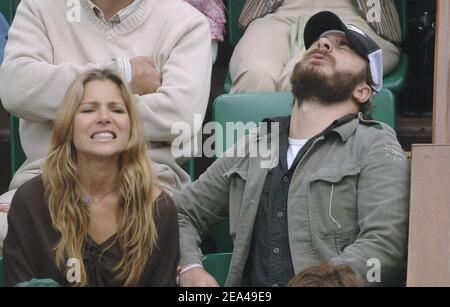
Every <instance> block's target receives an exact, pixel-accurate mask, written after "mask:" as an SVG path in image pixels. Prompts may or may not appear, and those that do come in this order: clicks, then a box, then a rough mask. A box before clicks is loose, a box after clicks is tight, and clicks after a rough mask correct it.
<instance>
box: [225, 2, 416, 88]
mask: <svg viewBox="0 0 450 307" xmlns="http://www.w3.org/2000/svg"><path fill="white" fill-rule="evenodd" d="M244 3H245V0H227V10H228V25H227V27H228V42H229V43H230V45H231V46H232V47H234V46H236V44H237V43H238V41H239V39H240V38H241V37H242V34H243V33H244V31H243V29H241V28H240V27H239V24H238V21H239V15H240V13H241V10H242V8H243V6H244ZM395 4H396V6H397V12H398V14H399V18H400V27H401V32H402V33H401V34H402V40H405V39H406V36H407V34H408V14H407V0H396V1H395ZM407 75H408V55H407V54H406V53H401V55H400V60H399V63H398V64H397V67H396V68H395V70H394V71H392V72H391V73H389V74H388V75H387V76H385V77H384V79H383V87H384V88H387V89H389V90H391V91H392V92H394V93H398V92H399V91H401V90H403V89H404V88H405V86H406V82H407ZM231 85H232V81H231V77H230V73H229V72H228V73H227V76H226V78H225V84H224V91H225V93H229V92H230V90H231Z"/></svg>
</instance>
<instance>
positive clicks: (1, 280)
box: [0, 257, 5, 287]
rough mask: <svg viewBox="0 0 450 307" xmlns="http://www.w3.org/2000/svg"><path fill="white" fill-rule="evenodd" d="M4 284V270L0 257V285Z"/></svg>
mask: <svg viewBox="0 0 450 307" xmlns="http://www.w3.org/2000/svg"><path fill="white" fill-rule="evenodd" d="M4 286H5V270H4V268H3V257H0V287H4Z"/></svg>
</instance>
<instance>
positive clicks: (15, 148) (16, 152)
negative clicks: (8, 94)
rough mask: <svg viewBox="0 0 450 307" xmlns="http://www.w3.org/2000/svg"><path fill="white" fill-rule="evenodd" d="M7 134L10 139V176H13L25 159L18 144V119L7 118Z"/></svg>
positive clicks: (13, 117)
mask: <svg viewBox="0 0 450 307" xmlns="http://www.w3.org/2000/svg"><path fill="white" fill-rule="evenodd" d="M9 133H10V137H11V142H10V149H11V176H13V175H14V174H15V173H16V171H17V170H18V169H19V167H20V166H21V165H22V164H23V162H25V159H26V156H25V153H24V152H23V149H22V144H21V143H20V134H19V118H17V117H15V116H13V115H10V116H9Z"/></svg>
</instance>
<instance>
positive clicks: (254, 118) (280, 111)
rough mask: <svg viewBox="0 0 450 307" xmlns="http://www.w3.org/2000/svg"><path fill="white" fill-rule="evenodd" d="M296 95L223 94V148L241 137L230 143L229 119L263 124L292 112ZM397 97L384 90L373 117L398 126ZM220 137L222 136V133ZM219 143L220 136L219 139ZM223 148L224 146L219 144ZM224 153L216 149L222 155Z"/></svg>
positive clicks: (216, 115)
mask: <svg viewBox="0 0 450 307" xmlns="http://www.w3.org/2000/svg"><path fill="white" fill-rule="evenodd" d="M293 100H294V98H293V95H292V93H290V92H273V93H242V94H223V95H221V96H219V97H217V98H216V100H215V101H214V104H213V120H214V121H215V122H216V124H217V125H221V126H222V127H224V129H223V130H224V135H223V136H222V140H223V142H222V143H223V147H222V148H223V149H224V150H225V149H227V148H229V147H230V146H231V145H233V144H234V143H235V142H236V141H237V139H236V138H235V139H234V140H231V139H230V140H229V141H230V142H228V143H226V141H227V136H226V135H225V132H226V131H225V125H226V123H227V122H233V123H235V122H243V123H244V124H247V123H249V122H254V123H259V122H260V121H261V120H262V119H264V118H266V117H277V116H286V115H289V114H290V113H291V110H292V103H293ZM395 103H396V101H395V96H394V95H393V94H392V92H391V91H390V90H388V89H385V88H384V89H382V90H381V91H380V92H379V93H378V94H377V95H376V96H375V100H374V102H373V105H374V109H373V113H372V117H373V118H374V119H375V120H379V121H382V122H385V123H386V124H388V125H389V126H391V127H392V128H394V129H395V127H396V115H395V111H396V110H395ZM216 137H219V138H220V137H221V136H220V135H218V136H216ZM219 141H220V140H219ZM216 143H217V139H216ZM216 148H220V146H216ZM219 154H220V152H216V156H218V155H219Z"/></svg>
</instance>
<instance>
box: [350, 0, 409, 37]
mask: <svg viewBox="0 0 450 307" xmlns="http://www.w3.org/2000/svg"><path fill="white" fill-rule="evenodd" d="M356 1H357V3H358V10H359V12H360V14H361V17H362V18H364V19H365V20H366V21H367V23H368V24H369V25H370V26H371V27H372V29H373V30H374V31H375V32H376V33H377V34H378V35H379V36H381V37H383V38H384V39H387V40H388V41H390V42H392V43H394V44H399V43H400V42H401V40H402V37H401V33H400V21H399V17H398V13H397V10H396V7H395V3H394V0H356Z"/></svg>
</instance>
